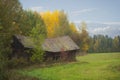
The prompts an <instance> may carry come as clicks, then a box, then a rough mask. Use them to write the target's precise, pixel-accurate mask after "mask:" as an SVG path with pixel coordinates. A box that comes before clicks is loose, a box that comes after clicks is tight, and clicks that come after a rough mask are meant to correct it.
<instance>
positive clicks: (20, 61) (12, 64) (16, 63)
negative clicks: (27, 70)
mask: <svg viewBox="0 0 120 80" xmlns="http://www.w3.org/2000/svg"><path fill="white" fill-rule="evenodd" d="M28 64H29V63H28V61H27V60H26V59H25V58H22V57H21V58H13V59H11V60H10V61H8V67H9V68H10V69H11V68H20V67H24V66H26V65H28Z"/></svg>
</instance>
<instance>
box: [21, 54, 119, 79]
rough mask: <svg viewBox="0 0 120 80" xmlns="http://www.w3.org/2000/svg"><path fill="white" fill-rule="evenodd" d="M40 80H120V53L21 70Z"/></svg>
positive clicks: (98, 55)
mask: <svg viewBox="0 0 120 80" xmlns="http://www.w3.org/2000/svg"><path fill="white" fill-rule="evenodd" d="M19 73H21V74H22V75H26V76H32V77H37V78H39V79H40V80H41V79H42V80H120V53H100V54H88V55H86V56H78V57H77V62H71V63H67V64H58V65H54V66H51V67H44V68H33V69H25V70H19Z"/></svg>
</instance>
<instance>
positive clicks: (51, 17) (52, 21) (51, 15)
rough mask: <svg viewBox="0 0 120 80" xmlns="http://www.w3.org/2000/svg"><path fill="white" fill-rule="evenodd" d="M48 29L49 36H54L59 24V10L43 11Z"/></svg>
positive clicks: (43, 17) (42, 14)
mask: <svg viewBox="0 0 120 80" xmlns="http://www.w3.org/2000/svg"><path fill="white" fill-rule="evenodd" d="M41 16H42V19H43V20H44V22H45V25H46V29H47V37H54V34H55V33H54V32H55V28H56V27H57V26H58V25H59V18H58V17H59V11H54V12H50V11H47V12H44V13H41Z"/></svg>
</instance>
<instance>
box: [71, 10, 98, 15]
mask: <svg viewBox="0 0 120 80" xmlns="http://www.w3.org/2000/svg"><path fill="white" fill-rule="evenodd" d="M95 10H96V8H91V9H82V10H77V11H73V12H71V14H72V15H75V16H78V15H81V14H84V13H88V12H92V11H95Z"/></svg>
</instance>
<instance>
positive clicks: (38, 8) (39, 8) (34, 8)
mask: <svg viewBox="0 0 120 80" xmlns="http://www.w3.org/2000/svg"><path fill="white" fill-rule="evenodd" d="M29 9H30V10H32V11H37V12H40V11H41V10H43V7H42V6H36V7H31V8H29Z"/></svg>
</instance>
